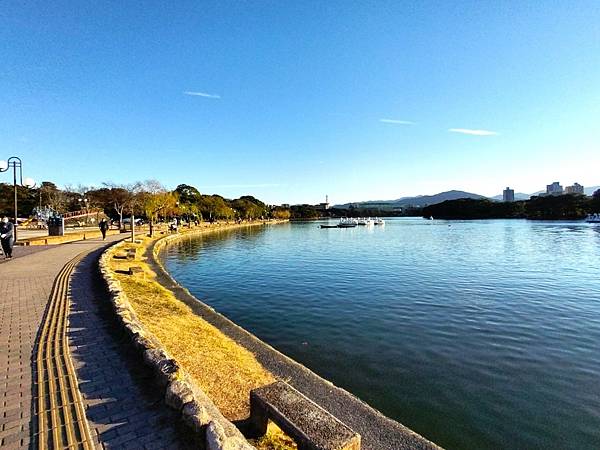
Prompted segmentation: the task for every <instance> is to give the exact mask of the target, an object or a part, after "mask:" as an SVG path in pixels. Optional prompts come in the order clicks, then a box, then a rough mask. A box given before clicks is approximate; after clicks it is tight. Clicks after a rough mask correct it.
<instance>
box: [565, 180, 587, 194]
mask: <svg viewBox="0 0 600 450" xmlns="http://www.w3.org/2000/svg"><path fill="white" fill-rule="evenodd" d="M565 192H566V193H567V194H583V186H582V185H580V184H579V183H574V184H573V186H567V188H566V189H565Z"/></svg>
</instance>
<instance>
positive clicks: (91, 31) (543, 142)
mask: <svg viewBox="0 0 600 450" xmlns="http://www.w3.org/2000/svg"><path fill="white" fill-rule="evenodd" d="M0 55H1V61H2V62H1V63H0V159H6V158H7V157H8V156H11V155H18V156H20V157H21V158H22V159H23V161H24V169H25V175H26V176H31V177H33V178H35V179H36V180H52V181H55V182H56V183H57V184H59V185H65V184H67V183H69V184H74V185H76V184H78V183H82V184H86V185H90V184H95V185H99V184H100V183H101V182H103V181H114V182H124V183H126V182H132V181H136V180H143V179H148V178H156V179H158V180H160V181H161V182H163V183H164V184H165V185H167V186H168V187H175V186H176V185H177V184H178V183H188V184H192V185H194V186H197V187H198V188H199V189H200V190H201V192H203V193H220V194H222V195H224V196H227V197H236V196H239V195H243V194H253V195H255V196H257V197H259V198H261V199H264V200H265V201H267V202H270V203H300V202H309V203H312V202H318V201H322V198H323V197H324V196H325V194H329V197H330V200H332V201H333V202H338V203H340V202H345V201H356V200H367V199H392V198H398V197H402V196H407V195H415V194H432V193H436V192H439V191H443V190H448V189H464V190H467V191H471V192H477V193H480V194H484V195H494V194H498V193H500V192H501V190H502V189H503V188H504V187H505V186H507V185H510V186H511V187H514V188H515V189H516V190H517V191H520V192H534V191H537V190H539V189H543V188H544V186H545V185H546V184H548V183H550V182H552V181H555V180H559V181H561V182H562V183H563V184H564V185H566V184H571V183H573V182H575V181H577V182H579V183H581V184H584V185H595V184H600V144H599V142H600V122H599V118H600V2H598V1H590V2H579V1H565V2H557V1H537V2H532V1H523V2H520V1H519V2H517V1H510V2H508V1H506V2H504V1H497V2H492V1H473V2H458V1H455V2H450V1H449V2H440V1H431V2H428V1H415V2H402V1H389V2H388V1H369V2H358V1H357V2H351V1H340V2H336V1H327V2H325V1H314V2H313V1H299V2H287V1H231V2H228V1H218V2H199V1H198V2H184V1H178V2H158V1H157V2H151V1H148V2H122V1H114V2H72V1H70V2H35V1H32V2H26V3H25V2H17V1H4V2H2V4H1V5H0ZM450 130H454V131H450ZM470 130H471V131H470ZM473 130H479V131H480V132H473ZM469 133H470V134H469ZM0 181H9V177H8V175H7V174H1V175H0Z"/></svg>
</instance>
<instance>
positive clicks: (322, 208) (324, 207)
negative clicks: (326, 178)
mask: <svg viewBox="0 0 600 450" xmlns="http://www.w3.org/2000/svg"><path fill="white" fill-rule="evenodd" d="M313 208H315V210H317V211H327V210H328V209H329V195H326V196H325V203H319V204H318V205H315V206H313Z"/></svg>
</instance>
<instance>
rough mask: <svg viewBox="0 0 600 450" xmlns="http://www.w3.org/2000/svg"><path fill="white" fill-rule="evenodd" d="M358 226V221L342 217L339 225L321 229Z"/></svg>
mask: <svg viewBox="0 0 600 450" xmlns="http://www.w3.org/2000/svg"><path fill="white" fill-rule="evenodd" d="M357 225H358V220H356V219H349V218H346V217H342V218H341V219H340V222H339V223H338V224H337V225H329V224H327V225H321V228H355V227H356V226H357Z"/></svg>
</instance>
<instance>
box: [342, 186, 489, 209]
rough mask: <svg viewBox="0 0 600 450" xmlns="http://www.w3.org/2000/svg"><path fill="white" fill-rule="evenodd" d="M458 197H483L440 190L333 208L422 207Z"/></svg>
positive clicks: (482, 197)
mask: <svg viewBox="0 0 600 450" xmlns="http://www.w3.org/2000/svg"><path fill="white" fill-rule="evenodd" d="M459 198H473V199H484V198H487V197H485V196H483V195H479V194H473V193H471V192H465V191H456V190H453V191H447V192H440V193H439V194H435V195H418V196H416V197H402V198H399V199H396V200H371V201H366V202H355V203H345V204H343V205H335V206H334V208H349V207H350V205H353V206H354V207H355V208H365V209H367V208H373V209H377V208H379V209H397V208H406V207H408V206H413V207H420V208H421V207H424V206H427V205H435V204H437V203H442V202H445V201H446V200H458V199H459Z"/></svg>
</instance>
